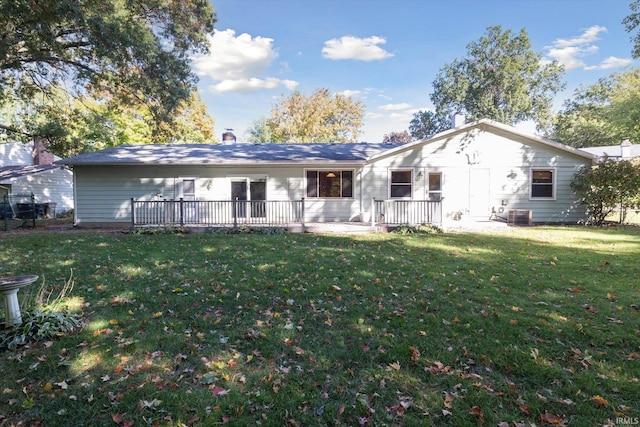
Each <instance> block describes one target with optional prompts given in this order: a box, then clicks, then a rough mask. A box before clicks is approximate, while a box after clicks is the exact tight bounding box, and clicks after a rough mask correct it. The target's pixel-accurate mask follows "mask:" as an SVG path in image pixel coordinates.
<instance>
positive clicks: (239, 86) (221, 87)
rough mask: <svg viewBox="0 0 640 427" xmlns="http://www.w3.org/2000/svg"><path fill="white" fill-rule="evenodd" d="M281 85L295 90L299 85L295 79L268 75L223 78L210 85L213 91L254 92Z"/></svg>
mask: <svg viewBox="0 0 640 427" xmlns="http://www.w3.org/2000/svg"><path fill="white" fill-rule="evenodd" d="M280 85H284V86H285V87H286V88H287V89H289V90H293V89H295V88H296V86H298V82H295V81H293V80H280V79H277V78H275V77H267V78H266V79H258V78H255V77H252V78H250V79H238V80H223V81H221V82H220V83H216V84H214V85H212V86H210V87H209V89H210V90H211V92H214V93H220V92H252V91H255V90H261V89H275V88H277V87H278V86H280Z"/></svg>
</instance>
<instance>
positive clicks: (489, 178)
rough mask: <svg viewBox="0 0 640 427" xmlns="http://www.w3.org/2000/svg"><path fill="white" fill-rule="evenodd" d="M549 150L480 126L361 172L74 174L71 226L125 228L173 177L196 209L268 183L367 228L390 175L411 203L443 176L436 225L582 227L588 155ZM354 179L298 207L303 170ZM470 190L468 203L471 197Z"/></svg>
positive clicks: (273, 192)
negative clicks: (548, 178)
mask: <svg viewBox="0 0 640 427" xmlns="http://www.w3.org/2000/svg"><path fill="white" fill-rule="evenodd" d="M561 147H562V146H560V145H558V144H554V143H546V142H544V141H540V140H538V139H537V138H532V137H526V136H523V135H520V134H519V133H517V132H511V131H508V130H505V129H503V128H502V125H490V124H484V123H482V122H480V124H477V125H469V126H467V127H463V128H461V129H457V130H454V131H451V132H444V133H443V134H440V135H438V136H436V137H435V138H432V139H430V140H427V141H423V142H416V143H410V144H407V145H405V146H401V147H398V148H393V149H390V150H388V151H386V152H385V153H384V154H383V155H379V156H374V157H373V158H372V160H370V161H369V162H367V163H366V164H364V166H359V165H357V164H353V165H344V164H343V165H340V166H337V165H336V164H335V163H331V164H326V165H318V164H314V165H304V164H301V165H300V166H295V167H294V166H286V167H284V166H262V165H255V166H243V167H229V166H216V165H210V166H157V165H156V166H152V165H149V166H80V165H76V166H75V168H74V169H75V173H76V191H77V193H76V194H77V206H76V214H77V218H76V219H77V222H78V224H80V223H93V222H98V223H101V222H121V223H128V222H129V221H130V219H131V218H130V200H131V198H134V199H142V200H145V199H146V200H152V199H154V198H156V199H157V198H158V197H162V198H164V199H165V200H171V199H177V198H178V197H179V190H178V188H179V184H178V183H179V180H180V178H181V177H182V178H186V177H189V178H195V179H196V198H197V199H199V200H230V198H231V185H230V182H231V179H233V178H239V177H244V176H247V177H253V178H256V179H266V183H267V200H300V199H301V198H303V197H305V208H306V215H305V220H306V221H307V222H316V221H317V222H319V221H323V222H332V221H354V220H362V221H365V222H368V221H370V220H371V206H372V200H373V199H374V198H375V199H379V200H386V199H389V177H390V172H391V171H392V170H396V169H404V170H411V171H412V174H413V182H412V194H411V198H412V199H413V200H426V199H427V190H428V175H429V173H441V174H442V197H443V200H442V209H443V212H442V213H443V220H444V221H445V222H446V221H448V220H454V219H456V218H459V217H462V218H463V219H467V218H469V219H472V220H489V219H490V218H493V219H496V218H505V219H506V218H507V217H508V212H509V210H511V209H530V210H532V212H533V221H534V222H559V223H561V222H567V223H571V222H577V221H579V220H582V219H584V216H585V212H584V207H583V206H580V205H579V204H578V203H577V201H576V197H575V196H574V194H573V193H572V191H571V188H570V186H569V183H570V182H571V180H572V179H573V177H574V175H575V173H576V172H577V171H578V170H579V169H580V167H582V166H583V165H588V164H590V163H591V159H590V158H588V157H587V156H586V155H580V153H578V152H573V151H572V150H571V149H569V148H567V149H563V148H561ZM532 167H535V168H552V169H553V170H554V172H555V184H554V185H555V194H556V197H555V199H553V200H540V199H538V200H535V199H534V200H532V199H531V198H530V197H529V192H530V185H531V183H530V171H531V168H532ZM307 169H310V170H322V169H332V170H353V171H354V180H353V198H339V199H338V198H336V199H322V198H306V191H305V183H306V178H305V176H306V175H305V171H306V170H307ZM472 189H473V194H472V193H471V191H472Z"/></svg>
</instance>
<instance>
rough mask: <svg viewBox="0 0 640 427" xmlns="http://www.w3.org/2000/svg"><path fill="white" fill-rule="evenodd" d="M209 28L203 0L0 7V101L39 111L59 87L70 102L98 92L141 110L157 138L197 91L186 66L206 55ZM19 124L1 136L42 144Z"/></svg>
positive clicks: (54, 0) (2, 3)
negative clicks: (35, 106) (37, 107)
mask: <svg viewBox="0 0 640 427" xmlns="http://www.w3.org/2000/svg"><path fill="white" fill-rule="evenodd" d="M214 23H215V13H214V10H213V7H212V6H211V4H210V3H209V1H207V0H149V1H144V2H138V1H126V2H122V1H117V0H103V1H96V2H94V1H88V2H85V1H77V0H41V1H12V0H0V40H2V43H0V100H9V101H10V102H13V103H14V104H15V103H16V102H17V100H21V101H22V102H23V103H26V104H31V103H33V102H36V103H38V104H40V105H44V104H47V103H48V102H47V101H54V100H55V99H56V98H57V97H58V93H59V91H60V88H61V87H63V86H64V87H65V88H67V89H66V91H67V92H68V94H69V96H70V97H71V98H80V97H86V96H87V95H91V94H95V93H103V92H104V93H108V94H109V97H110V98H111V99H112V100H113V102H114V103H116V104H118V105H141V106H144V108H146V109H147V110H148V114H149V115H150V117H151V118H152V119H153V123H154V126H153V128H152V130H153V134H154V135H162V133H163V130H164V129H166V128H167V125H166V123H171V122H172V120H173V118H175V117H176V109H177V108H178V107H179V106H180V103H181V102H183V101H185V100H188V99H189V96H190V95H191V93H192V91H193V90H194V88H195V82H196V77H195V76H194V75H193V73H192V72H191V68H190V58H191V57H192V56H193V55H194V54H200V53H205V52H207V51H208V46H209V45H208V35H210V34H213V25H214ZM49 104H50V105H49V107H48V108H49V109H56V108H57V107H58V105H56V104H55V103H54V102H49ZM30 113H33V110H32V109H26V110H25V113H24V114H25V115H27V116H28V115H29V114H30ZM40 113H42V111H40ZM51 117H55V114H51ZM20 124H21V125H23V126H22V127H15V126H13V124H11V123H8V124H7V123H0V128H3V129H4V130H6V131H9V132H13V133H16V134H19V135H24V136H30V137H40V136H41V135H38V134H37V131H39V130H40V129H38V127H37V120H26V119H25V120H22V122H21V123H20ZM58 125H61V124H58ZM31 126H35V128H34V127H31ZM58 127H59V126H58Z"/></svg>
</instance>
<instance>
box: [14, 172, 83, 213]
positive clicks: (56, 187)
mask: <svg viewBox="0 0 640 427" xmlns="http://www.w3.org/2000/svg"><path fill="white" fill-rule="evenodd" d="M11 193H12V194H29V193H33V195H34V198H35V202H36V203H55V204H56V214H59V213H62V212H65V211H68V210H70V209H73V173H72V172H71V171H69V170H67V169H53V170H49V171H45V172H40V173H37V174H32V175H29V176H25V177H22V178H17V179H15V180H13V181H12V182H11Z"/></svg>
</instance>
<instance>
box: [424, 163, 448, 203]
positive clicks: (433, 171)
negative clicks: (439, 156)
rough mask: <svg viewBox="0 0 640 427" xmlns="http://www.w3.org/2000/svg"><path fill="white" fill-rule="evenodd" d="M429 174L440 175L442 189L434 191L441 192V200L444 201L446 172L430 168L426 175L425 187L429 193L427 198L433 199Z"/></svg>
mask: <svg viewBox="0 0 640 427" xmlns="http://www.w3.org/2000/svg"><path fill="white" fill-rule="evenodd" d="M429 175H440V191H434V192H433V193H436V194H437V193H439V194H440V201H442V199H443V198H444V197H443V194H444V172H443V171H441V170H438V169H432V170H428V169H427V173H426V176H425V188H426V190H427V191H426V193H427V200H431V191H430V190H429Z"/></svg>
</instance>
